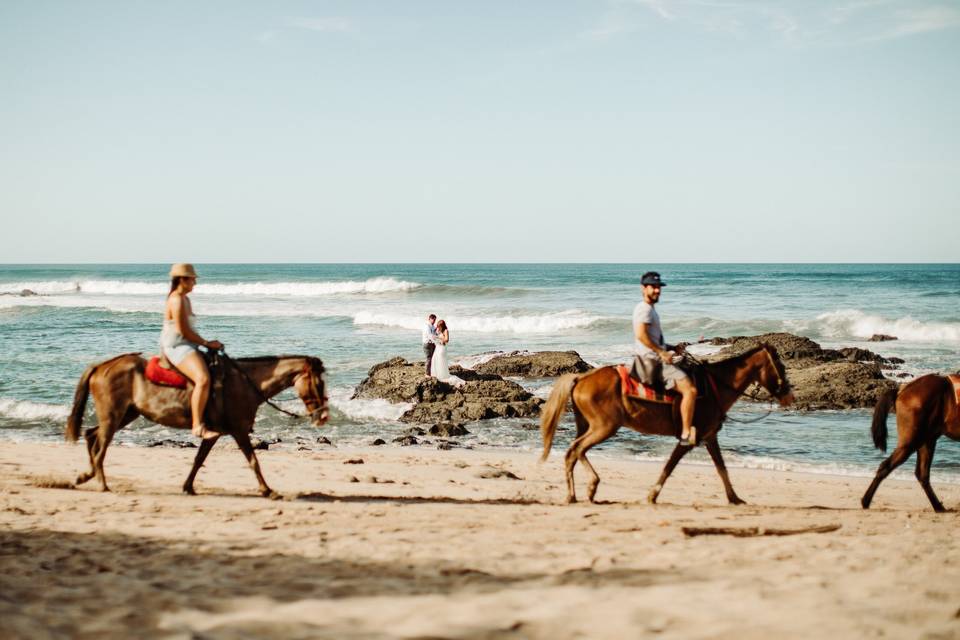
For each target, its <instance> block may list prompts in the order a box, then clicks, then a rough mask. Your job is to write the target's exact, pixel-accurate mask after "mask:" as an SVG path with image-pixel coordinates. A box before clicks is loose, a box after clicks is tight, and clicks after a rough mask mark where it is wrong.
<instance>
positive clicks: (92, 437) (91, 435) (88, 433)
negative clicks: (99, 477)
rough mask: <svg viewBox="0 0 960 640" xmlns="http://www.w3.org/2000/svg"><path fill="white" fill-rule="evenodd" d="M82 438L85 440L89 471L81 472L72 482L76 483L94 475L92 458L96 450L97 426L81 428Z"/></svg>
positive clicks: (78, 483) (85, 480)
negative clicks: (88, 457)
mask: <svg viewBox="0 0 960 640" xmlns="http://www.w3.org/2000/svg"><path fill="white" fill-rule="evenodd" d="M83 438H84V440H86V441H87V455H88V456H90V471H87V472H86V473H81V474H80V475H78V476H77V480H76V481H75V482H74V484H76V485H80V484H83V483H84V482H87V481H88V480H90V478H92V477H93V476H95V475H96V471H95V468H96V467H95V463H94V459H95V457H96V454H97V453H96V452H97V427H87V428H86V429H84V430H83Z"/></svg>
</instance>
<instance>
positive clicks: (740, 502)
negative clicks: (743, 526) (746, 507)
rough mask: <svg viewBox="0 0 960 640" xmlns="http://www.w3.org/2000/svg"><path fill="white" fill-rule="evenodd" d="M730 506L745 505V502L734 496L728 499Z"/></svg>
mask: <svg viewBox="0 0 960 640" xmlns="http://www.w3.org/2000/svg"><path fill="white" fill-rule="evenodd" d="M730 504H733V505H741V504H747V501H746V500H741V499H740V498H738V497H737V496H734V497H733V498H731V499H730Z"/></svg>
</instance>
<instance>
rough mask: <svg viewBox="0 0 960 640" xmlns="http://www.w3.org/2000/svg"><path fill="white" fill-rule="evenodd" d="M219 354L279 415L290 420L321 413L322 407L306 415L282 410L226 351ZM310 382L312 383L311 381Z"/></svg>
mask: <svg viewBox="0 0 960 640" xmlns="http://www.w3.org/2000/svg"><path fill="white" fill-rule="evenodd" d="M220 354H221V355H222V356H223V361H224V362H226V363H227V364H228V365H229V366H231V367H233V369H234V370H235V371H236V372H237V373H239V374H240V377H241V378H243V379H244V380H245V381H246V382H247V384H248V385H249V386H250V388H251V389H253V390H254V391H255V392H256V393H257V395H258V396H260V400H261V401H262V402H265V403H267V404H268V405H270V406H271V407H273V408H274V409H276V410H277V411H279V412H280V413H283V414H286V415H288V416H290V417H291V418H310V417H312V416H313V414H315V413H316V412H317V411H321V410H322V409H323V407H322V406H320V407H318V408H317V409H314V410H313V411H311V412H310V413H306V414H298V413H294V412H292V411H287V410H286V409H284V408H283V407H281V406H280V405H278V404H276V403H275V402H273V400H271V399H270V398H268V397H267V396H265V395H264V393H263V391H261V390H260V387H258V386H257V384H256V383H255V382H254V381H253V380H251V379H250V376H248V375H247V372H246V371H244V370H243V369H241V368H240V367H239V366H237V363H236V362H235V361H234V359H233V358H231V357H230V356H228V355H227V352H226V351H221V352H220ZM311 382H312V381H311ZM318 395H319V394H318Z"/></svg>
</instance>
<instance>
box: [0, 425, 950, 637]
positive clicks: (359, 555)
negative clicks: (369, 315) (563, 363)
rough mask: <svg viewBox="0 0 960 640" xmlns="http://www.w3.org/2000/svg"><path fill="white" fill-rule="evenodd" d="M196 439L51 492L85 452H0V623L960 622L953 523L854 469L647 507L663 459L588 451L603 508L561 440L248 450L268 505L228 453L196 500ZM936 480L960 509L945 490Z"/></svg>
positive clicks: (60, 627)
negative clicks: (513, 448)
mask: <svg viewBox="0 0 960 640" xmlns="http://www.w3.org/2000/svg"><path fill="white" fill-rule="evenodd" d="M194 453H195V450H191V449H174V448H162V447H157V448H146V447H116V448H111V449H110V451H109V453H108V455H107V460H106V472H107V479H108V482H110V484H111V487H112V488H113V490H114V492H112V493H101V492H99V491H97V490H96V489H97V487H96V485H95V484H94V483H95V481H92V482H91V483H88V484H87V485H84V486H83V487H81V488H79V489H59V488H44V485H45V486H47V487H49V486H57V484H58V482H63V481H64V480H67V479H72V477H73V476H75V474H76V473H77V472H79V471H83V470H85V469H86V452H85V448H84V447H83V445H82V444H79V443H78V444H13V443H9V442H3V443H0V469H3V470H4V472H3V474H2V475H0V551H2V553H0V593H3V594H4V597H3V598H0V634H2V635H5V636H8V637H45V636H46V637H50V636H60V635H66V636H76V635H85V634H94V633H102V634H106V635H108V636H110V635H112V636H124V635H130V634H133V633H137V634H138V635H143V636H144V637H189V636H191V635H202V636H204V637H217V638H232V637H287V638H289V637H294V638H300V637H303V638H306V637H324V638H327V637H329V638H424V637H438V638H464V639H466V638H501V637H503V638H507V637H509V638H567V637H578V636H579V637H596V638H622V637H636V636H644V635H657V636H661V637H676V638H681V637H684V638H686V637H703V638H707V637H710V638H718V637H719V638H727V637H729V638H733V637H737V638H744V637H746V638H754V637H756V638H759V637H769V634H770V633H780V634H786V635H788V636H791V637H809V636H811V635H815V634H822V633H823V630H824V629H830V631H831V632H832V633H834V634H843V635H846V636H853V637H863V636H869V635H879V634H881V633H882V634H885V635H890V636H894V637H923V636H925V635H929V634H941V635H944V637H952V634H956V633H957V630H958V625H960V622H958V620H957V618H956V617H955V616H956V615H960V611H958V607H960V583H958V581H957V580H956V576H957V575H958V572H960V540H958V539H957V537H956V536H955V535H953V532H954V531H955V530H956V527H957V525H958V524H960V513H958V512H956V511H954V512H951V513H947V514H940V515H937V514H934V513H933V512H932V510H931V509H930V507H929V504H928V503H927V501H926V497H925V496H924V494H923V491H922V489H921V488H920V486H919V485H918V484H917V483H916V481H914V480H897V479H893V478H890V479H888V480H887V481H886V482H884V484H883V485H882V486H881V488H880V491H879V492H878V494H877V497H876V500H875V502H874V508H873V509H871V510H869V511H864V510H862V509H860V506H859V497H860V495H861V494H862V492H863V490H864V489H865V486H866V483H865V482H864V480H863V479H860V478H851V477H846V476H827V475H819V474H804V473H796V472H780V471H767V470H753V469H731V479H732V482H733V485H734V487H735V489H736V490H737V492H738V493H739V494H740V496H741V497H742V498H744V499H745V500H747V502H748V503H749V504H747V505H743V506H739V507H733V506H729V505H727V503H726V499H725V496H724V494H723V489H722V485H721V483H720V480H719V477H718V476H717V474H716V472H715V471H714V470H713V469H711V468H706V467H701V466H699V465H689V464H687V465H685V464H683V463H681V464H680V465H679V466H678V467H677V469H676V471H675V472H674V474H673V476H672V477H671V478H670V480H669V481H668V482H667V484H666V486H665V488H664V490H663V493H662V494H661V504H659V505H656V506H651V505H647V504H646V502H645V499H646V493H647V491H648V489H649V488H650V486H651V485H652V484H653V482H654V481H655V480H656V476H657V475H658V474H659V471H660V466H661V465H660V464H659V463H654V462H641V461H632V460H615V459H608V458H603V457H599V456H598V457H597V458H596V459H595V463H596V465H595V466H596V468H597V472H598V473H599V474H600V476H601V480H602V482H601V485H600V489H599V492H598V495H597V498H598V500H600V501H602V502H600V503H598V504H589V503H586V504H585V503H578V504H573V505H564V504H561V503H562V501H563V498H564V496H565V489H564V481H563V469H562V455H558V452H557V451H554V453H553V455H552V456H551V457H550V458H549V459H548V461H547V462H546V463H545V464H543V465H538V464H537V463H536V456H533V455H528V454H526V453H519V452H507V451H489V450H462V449H453V450H450V451H440V450H436V449H411V448H407V447H405V448H385V447H340V448H336V449H334V448H325V449H323V450H319V451H295V450H294V451H290V450H280V449H277V450H268V451H258V452H257V455H258V458H259V460H260V464H261V468H262V469H263V473H264V475H265V477H266V479H267V482H268V483H269V484H270V485H271V486H272V487H273V488H274V489H276V490H278V491H279V492H280V493H282V494H283V495H284V499H283V500H278V501H273V500H267V499H263V498H259V497H257V496H256V482H255V480H254V477H253V473H252V472H251V471H250V469H249V468H248V467H247V465H246V462H245V461H244V459H243V456H242V455H241V454H240V452H239V451H238V450H237V448H236V446H235V445H232V444H227V443H221V444H220V445H219V446H218V447H217V448H215V449H214V451H213V452H212V453H211V455H210V457H209V458H208V461H207V463H206V465H205V466H204V468H203V469H202V470H201V472H200V474H199V476H198V478H197V483H196V488H197V491H198V495H197V496H195V497H187V496H183V495H181V494H180V493H179V491H180V485H181V484H182V482H183V480H184V478H185V477H186V474H187V472H188V471H189V469H190V465H191V463H192V459H193V455H194ZM356 459H362V460H363V463H362V464H345V462H346V461H348V460H356ZM506 471H508V472H510V473H513V474H515V475H516V476H518V477H519V478H522V479H520V480H514V479H510V478H509V477H508V476H506V475H504V474H502V473H499V472H506ZM484 474H486V475H484ZM498 476H499V477H498ZM38 485H39V486H38ZM585 488H586V483H585V474H583V473H582V470H581V469H580V467H579V466H578V471H577V491H578V496H580V497H581V498H582V497H583V496H585ZM936 488H937V490H938V492H939V493H940V497H941V498H942V499H943V501H944V503H945V504H946V505H947V506H948V508H954V509H956V508H958V506H960V487H957V486H955V485H943V484H938V485H936ZM834 524H839V525H840V529H839V530H837V531H833V532H830V533H808V534H802V535H791V536H783V537H778V536H760V537H751V538H734V537H730V536H702V537H695V538H690V537H687V536H685V535H684V533H683V531H682V528H683V527H688V526H693V527H705V526H714V527H715V526H721V527H759V528H761V529H766V528H786V529H799V528H806V527H810V526H822V525H834ZM94 594H96V596H95V597H93V596H94ZM53 610H56V611H57V615H56V616H51V615H49V613H48V612H50V611H53Z"/></svg>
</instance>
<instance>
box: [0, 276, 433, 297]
mask: <svg viewBox="0 0 960 640" xmlns="http://www.w3.org/2000/svg"><path fill="white" fill-rule="evenodd" d="M420 286H421V285H420V284H419V283H416V282H407V281H405V280H397V279H396V278H390V277H381V278H370V279H368V280H362V281H361V280H345V281H342V282H336V281H332V282H236V283H229V284H227V283H204V282H200V283H199V284H198V285H197V288H196V294H197V295H198V296H201V295H209V296H261V297H262V296H289V297H316V296H329V295H343V294H364V293H387V292H392V291H410V290H412V289H416V288H418V287H420ZM24 290H29V291H33V292H34V293H38V294H41V295H58V294H81V295H107V296H146V295H150V296H152V295H159V296H162V295H163V294H165V293H167V292H168V291H169V290H170V285H169V283H168V282H147V281H137V280H46V281H39V282H8V283H2V284H0V293H6V294H20V293H21V292H22V291H24Z"/></svg>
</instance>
